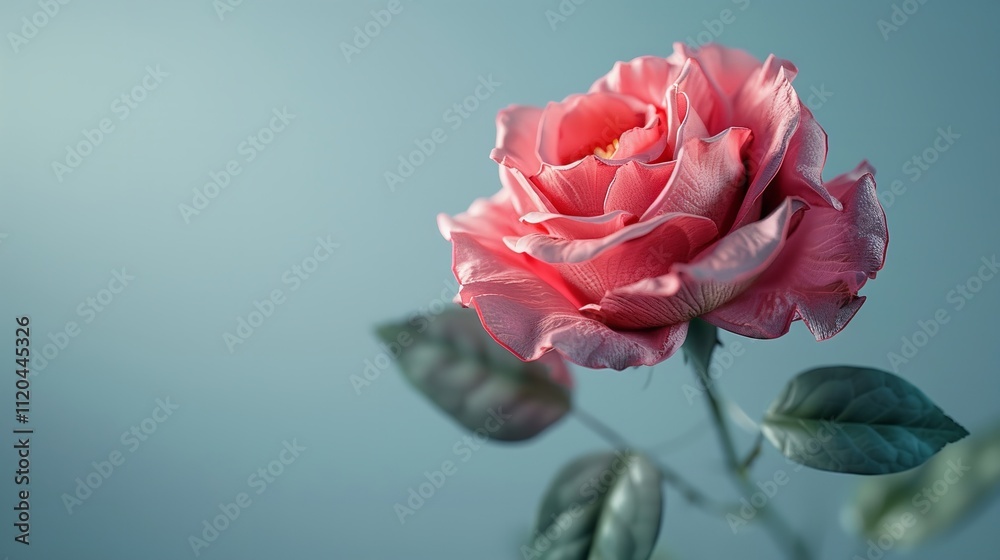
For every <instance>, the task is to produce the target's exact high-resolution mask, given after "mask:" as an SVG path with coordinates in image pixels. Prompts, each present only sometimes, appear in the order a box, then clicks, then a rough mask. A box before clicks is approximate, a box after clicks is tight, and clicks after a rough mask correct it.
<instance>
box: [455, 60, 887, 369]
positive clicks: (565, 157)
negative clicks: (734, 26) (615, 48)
mask: <svg viewBox="0 0 1000 560" xmlns="http://www.w3.org/2000/svg"><path fill="white" fill-rule="evenodd" d="M795 73H796V69H795V66H793V65H792V64H791V63H789V62H787V61H784V60H781V59H779V58H776V57H774V56H773V55H772V56H770V57H768V58H767V60H766V61H764V62H763V63H761V62H760V61H759V60H757V59H756V58H754V57H753V56H751V55H749V54H748V53H746V52H743V51H740V50H735V49H729V48H725V47H722V46H718V45H707V46H705V47H703V48H701V49H699V50H697V51H693V50H691V49H689V48H688V47H686V46H685V45H683V44H680V43H678V44H676V45H675V46H674V52H673V54H672V55H671V56H669V57H668V58H657V57H641V58H637V59H635V60H632V61H631V62H619V63H617V64H615V66H614V68H613V69H612V70H611V72H609V73H608V74H607V75H606V76H604V77H603V78H601V79H599V80H597V82H595V83H594V85H592V86H591V87H590V90H589V91H588V92H587V93H584V94H577V95H571V96H569V97H567V98H566V99H564V100H563V101H561V102H558V103H549V104H548V105H547V106H546V107H545V108H544V109H543V108H538V107H526V106H511V107H508V108H506V109H504V110H502V111H500V114H499V115H498V117H497V144H496V148H495V149H494V150H493V152H492V154H491V157H492V158H493V159H494V160H495V161H496V162H497V163H498V164H500V182H501V183H502V185H503V186H502V188H501V190H500V192H498V193H497V194H495V195H494V196H493V197H491V198H489V199H480V200H477V201H475V202H473V204H472V206H471V207H470V208H469V210H468V211H467V212H465V213H463V214H460V215H458V216H455V217H448V216H445V215H442V216H439V217H438V225H439V227H440V229H441V233H442V234H443V235H444V236H445V238H446V239H448V240H450V241H451V242H452V246H453V269H454V272H455V276H456V277H457V278H458V281H459V283H460V290H459V294H458V296H457V298H456V299H457V300H458V301H459V302H460V303H461V304H462V305H465V306H472V307H474V308H475V309H476V310H477V311H478V313H479V317H480V319H481V320H482V323H483V326H484V327H485V328H486V330H487V331H488V332H489V333H490V335H491V336H492V337H493V338H494V339H496V340H497V342H499V343H500V344H501V345H503V346H504V347H506V348H507V349H508V350H510V351H511V352H513V353H514V354H516V355H517V356H519V357H520V358H521V359H523V360H533V359H537V358H538V357H540V356H541V355H542V354H544V353H546V352H548V351H550V350H552V349H555V350H557V351H558V352H559V353H560V354H562V355H563V356H564V357H566V358H567V359H568V360H570V361H572V362H575V363H577V364H580V365H583V366H587V367H591V368H614V369H619V370H620V369H624V368H626V367H629V366H636V365H652V364H656V363H658V362H660V361H662V360H664V359H666V358H668V357H669V356H671V355H672V354H673V353H674V352H675V351H676V350H677V349H678V348H679V347H680V345H681V344H682V343H683V342H684V338H685V336H686V334H687V328H688V321H690V320H692V319H694V318H696V317H699V318H701V319H703V320H705V321H707V322H709V323H711V324H713V325H716V326H718V327H720V328H722V329H725V330H728V331H731V332H734V333H737V334H740V335H743V336H747V337H753V338H776V337H779V336H782V335H784V334H785V333H787V332H788V330H789V327H790V325H791V323H792V322H793V321H795V320H798V319H801V320H802V321H803V322H804V323H805V324H806V326H807V327H808V328H809V330H810V331H811V332H812V334H813V335H814V336H815V337H816V339H817V340H823V339H826V338H829V337H831V336H833V335H835V334H837V333H838V332H840V331H841V330H842V329H843V328H844V327H845V326H846V325H847V323H848V321H850V320H851V318H852V317H854V314H855V313H857V312H858V309H859V308H860V307H861V304H862V303H864V300H865V298H864V297H860V296H858V290H860V289H861V287H862V286H863V285H864V283H865V282H866V281H867V279H869V278H874V277H875V273H876V271H878V270H880V269H881V268H882V264H883V262H884V260H885V251H886V245H887V243H888V230H887V229H886V222H885V214H884V213H883V211H882V207H881V206H880V205H879V201H878V198H877V197H876V194H875V179H874V176H873V174H874V169H872V167H871V166H870V165H869V164H868V163H867V162H865V163H862V164H861V165H859V166H858V167H857V168H856V169H854V170H853V171H850V172H848V173H845V174H843V175H839V176H837V177H835V178H833V179H832V180H829V181H824V180H823V178H822V171H823V165H824V163H825V160H826V152H827V137H826V133H825V132H824V131H823V129H822V128H821V127H820V126H819V124H818V123H817V122H816V120H815V119H814V118H813V115H812V113H811V112H810V111H809V109H807V108H806V106H805V105H804V104H803V103H802V101H801V100H800V99H799V96H798V95H797V94H796V92H795V89H794V88H793V87H792V79H793V78H794V77H795Z"/></svg>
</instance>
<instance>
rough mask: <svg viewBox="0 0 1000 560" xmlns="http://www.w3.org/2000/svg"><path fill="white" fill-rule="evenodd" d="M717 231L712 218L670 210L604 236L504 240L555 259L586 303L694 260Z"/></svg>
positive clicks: (515, 248) (550, 260)
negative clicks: (662, 214)
mask: <svg viewBox="0 0 1000 560" xmlns="http://www.w3.org/2000/svg"><path fill="white" fill-rule="evenodd" d="M716 235H717V231H716V229H715V224H713V223H712V221H711V220H709V219H707V218H703V217H701V216H691V215H688V214H668V215H664V216H661V217H659V218H658V219H656V220H650V221H649V222H640V223H636V224H633V225H631V226H627V227H625V228H624V229H622V230H620V231H618V232H615V233H614V234H612V235H610V236H607V237H604V238H600V239H585V240H572V241H571V240H565V239H554V238H549V237H545V236H540V235H527V236H521V237H516V236H511V237H507V238H505V239H504V241H505V243H507V246H508V247H510V248H511V249H512V250H513V251H516V252H518V253H525V254H528V255H531V257H532V259H533V260H535V261H537V262H545V263H548V264H551V265H552V266H553V268H555V270H557V271H558V272H559V274H560V276H561V277H562V278H564V279H565V281H566V282H567V283H568V284H569V285H571V286H573V288H574V289H575V290H577V292H578V293H580V294H581V295H582V297H583V300H584V301H585V302H586V303H596V302H598V301H600V300H601V298H602V297H604V295H605V293H607V292H608V291H609V290H613V289H615V288H618V287H620V286H625V285H628V284H632V283H634V282H638V281H639V280H642V279H644V278H649V277H650V276H658V275H660V274H665V273H666V272H667V271H668V270H669V269H670V265H672V264H673V263H675V262H687V261H690V260H691V258H692V257H694V256H695V255H697V254H698V253H699V252H700V251H701V250H702V249H703V248H704V247H706V246H707V245H709V244H710V243H711V242H712V241H713V240H714V239H715V238H716Z"/></svg>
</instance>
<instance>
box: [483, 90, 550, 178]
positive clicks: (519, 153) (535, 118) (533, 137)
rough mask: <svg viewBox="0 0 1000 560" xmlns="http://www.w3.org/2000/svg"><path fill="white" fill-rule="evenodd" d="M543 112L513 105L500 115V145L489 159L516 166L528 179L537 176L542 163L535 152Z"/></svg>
mask: <svg viewBox="0 0 1000 560" xmlns="http://www.w3.org/2000/svg"><path fill="white" fill-rule="evenodd" d="M541 118H542V110H541V109H540V108H538V107H528V106H524V105H511V106H509V107H507V108H505V109H501V110H500V112H499V113H498V114H497V144H496V148H494V149H493V151H492V152H490V157H491V158H492V159H493V161H495V162H497V163H501V164H504V160H505V159H506V160H507V163H506V164H505V165H508V166H510V167H515V168H517V169H519V170H521V172H522V173H525V174H527V175H528V176H529V177H530V176H532V175H534V174H535V173H538V169H539V166H540V165H541V160H540V159H539V157H538V152H537V151H536V146H535V142H537V141H538V126H539V123H540V122H541Z"/></svg>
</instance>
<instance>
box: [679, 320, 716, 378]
mask: <svg viewBox="0 0 1000 560" xmlns="http://www.w3.org/2000/svg"><path fill="white" fill-rule="evenodd" d="M718 332H719V329H718V328H716V326H715V325H713V324H711V323H707V322H705V321H702V320H701V319H692V320H691V321H690V322H689V323H688V332H687V337H686V338H685V339H684V344H683V345H682V346H681V349H682V350H684V358H685V359H686V360H691V361H692V362H694V367H696V368H698V372H699V373H700V374H702V375H703V376H704V377H706V378H707V377H708V371H709V370H708V368H709V366H710V365H711V364H712V352H713V351H714V350H715V347H716V346H719V345H721V344H722V343H721V342H719V336H718Z"/></svg>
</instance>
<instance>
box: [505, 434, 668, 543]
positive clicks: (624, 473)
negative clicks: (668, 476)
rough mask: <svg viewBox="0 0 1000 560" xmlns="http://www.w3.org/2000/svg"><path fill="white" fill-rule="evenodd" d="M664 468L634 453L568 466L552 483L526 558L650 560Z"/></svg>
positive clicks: (603, 455)
mask: <svg viewBox="0 0 1000 560" xmlns="http://www.w3.org/2000/svg"><path fill="white" fill-rule="evenodd" d="M662 512H663V495H662V490H661V481H660V472H659V469H657V468H656V466H655V465H653V463H651V462H650V461H649V459H647V458H646V457H644V456H642V455H640V454H638V453H633V452H630V451H617V452H606V453H595V454H591V455H586V456H584V457H580V458H579V459H576V460H575V461H573V462H572V463H570V464H568V465H566V466H565V467H564V468H563V469H562V470H561V471H560V472H559V474H557V475H556V477H555V479H554V480H553V481H552V483H551V484H550V485H549V489H548V491H547V492H546V494H545V498H544V499H543V500H542V504H541V507H540V508H539V512H538V519H537V521H536V523H535V534H534V540H533V541H532V542H531V543H530V544H526V545H524V546H522V547H521V557H522V558H524V559H525V560H532V559H535V560H647V559H648V558H649V557H650V556H651V555H652V554H653V546H654V545H655V544H656V539H657V536H658V535H659V532H660V517H661V515H662Z"/></svg>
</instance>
